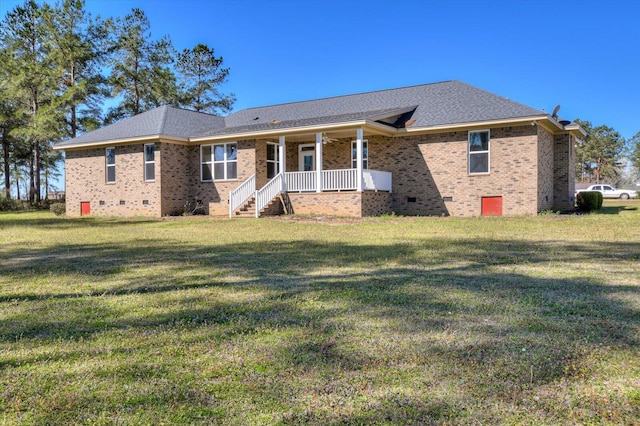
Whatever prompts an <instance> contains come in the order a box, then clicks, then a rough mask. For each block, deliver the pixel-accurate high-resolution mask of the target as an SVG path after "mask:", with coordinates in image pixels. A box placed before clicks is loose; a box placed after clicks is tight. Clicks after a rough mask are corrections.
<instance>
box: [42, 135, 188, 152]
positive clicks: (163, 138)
mask: <svg viewBox="0 0 640 426" xmlns="http://www.w3.org/2000/svg"><path fill="white" fill-rule="evenodd" d="M141 142H171V143H175V144H182V145H188V144H189V139H188V138H181V137H177V136H167V135H147V136H136V137H133V138H122V139H108V140H104V141H96V142H90V143H86V142H85V143H82V142H79V143H70V144H62V145H56V146H54V147H53V149H55V150H59V151H66V150H69V149H86V148H94V147H98V146H113V145H130V144H136V143H141Z"/></svg>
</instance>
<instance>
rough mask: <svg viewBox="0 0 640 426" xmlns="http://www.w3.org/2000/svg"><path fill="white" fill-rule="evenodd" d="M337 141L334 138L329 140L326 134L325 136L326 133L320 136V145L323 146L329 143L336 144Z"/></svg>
mask: <svg viewBox="0 0 640 426" xmlns="http://www.w3.org/2000/svg"><path fill="white" fill-rule="evenodd" d="M337 140H338V139H336V138H330V137H329V136H327V134H326V133H323V134H322V143H323V144H324V145H326V144H328V143H331V142H336V141H337Z"/></svg>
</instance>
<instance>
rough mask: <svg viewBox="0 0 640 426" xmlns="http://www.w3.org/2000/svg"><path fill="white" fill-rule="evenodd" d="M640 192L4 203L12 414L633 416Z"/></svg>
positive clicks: (4, 411)
mask: <svg viewBox="0 0 640 426" xmlns="http://www.w3.org/2000/svg"><path fill="white" fill-rule="evenodd" d="M639 419H640V201H638V200H631V201H628V202H611V201H606V202H605V207H604V208H603V210H602V211H600V212H599V213H595V214H590V215H582V216H580V215H570V216H560V215H551V214H550V215H541V216H539V217H514V218H470V219H460V218H371V219H366V220H329V219H322V218H303V219H301V218H297V217H284V218H281V219H259V220H254V219H234V220H227V219H210V218H204V219H203V218H186V219H178V220H160V219H158V220H155V219H153V220H150V219H141V218H138V219H113V218H108V219H105V218H102V219H100V218H93V217H88V218H80V219H69V218H60V217H56V216H53V215H52V214H50V213H48V212H26V213H0V424H154V425H156V424H176V423H178V424H184V423H186V424H234V425H235V424H241V425H254V424H301V423H304V424H322V425H326V424H474V425H475V424H536V425H539V424H549V425H555V424H638V423H639V422H640V420H639Z"/></svg>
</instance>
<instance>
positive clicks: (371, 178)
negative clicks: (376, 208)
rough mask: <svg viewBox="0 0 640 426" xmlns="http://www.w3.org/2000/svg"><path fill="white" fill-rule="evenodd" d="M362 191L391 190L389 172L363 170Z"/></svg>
mask: <svg viewBox="0 0 640 426" xmlns="http://www.w3.org/2000/svg"><path fill="white" fill-rule="evenodd" d="M363 172H364V173H363V176H362V179H363V180H364V189H366V190H373V191H389V192H391V189H392V188H393V185H392V182H391V176H392V174H391V172H382V171H380V170H363Z"/></svg>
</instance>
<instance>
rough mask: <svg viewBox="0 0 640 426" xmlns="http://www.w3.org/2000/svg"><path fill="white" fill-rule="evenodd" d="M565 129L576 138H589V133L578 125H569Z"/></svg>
mask: <svg viewBox="0 0 640 426" xmlns="http://www.w3.org/2000/svg"><path fill="white" fill-rule="evenodd" d="M564 128H565V129H567V130H568V131H569V132H570V133H571V134H572V135H574V136H576V137H580V136H587V132H586V131H585V130H584V129H583V128H582V127H581V126H580V125H578V124H575V123H571V124H567V125H566V126H564Z"/></svg>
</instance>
